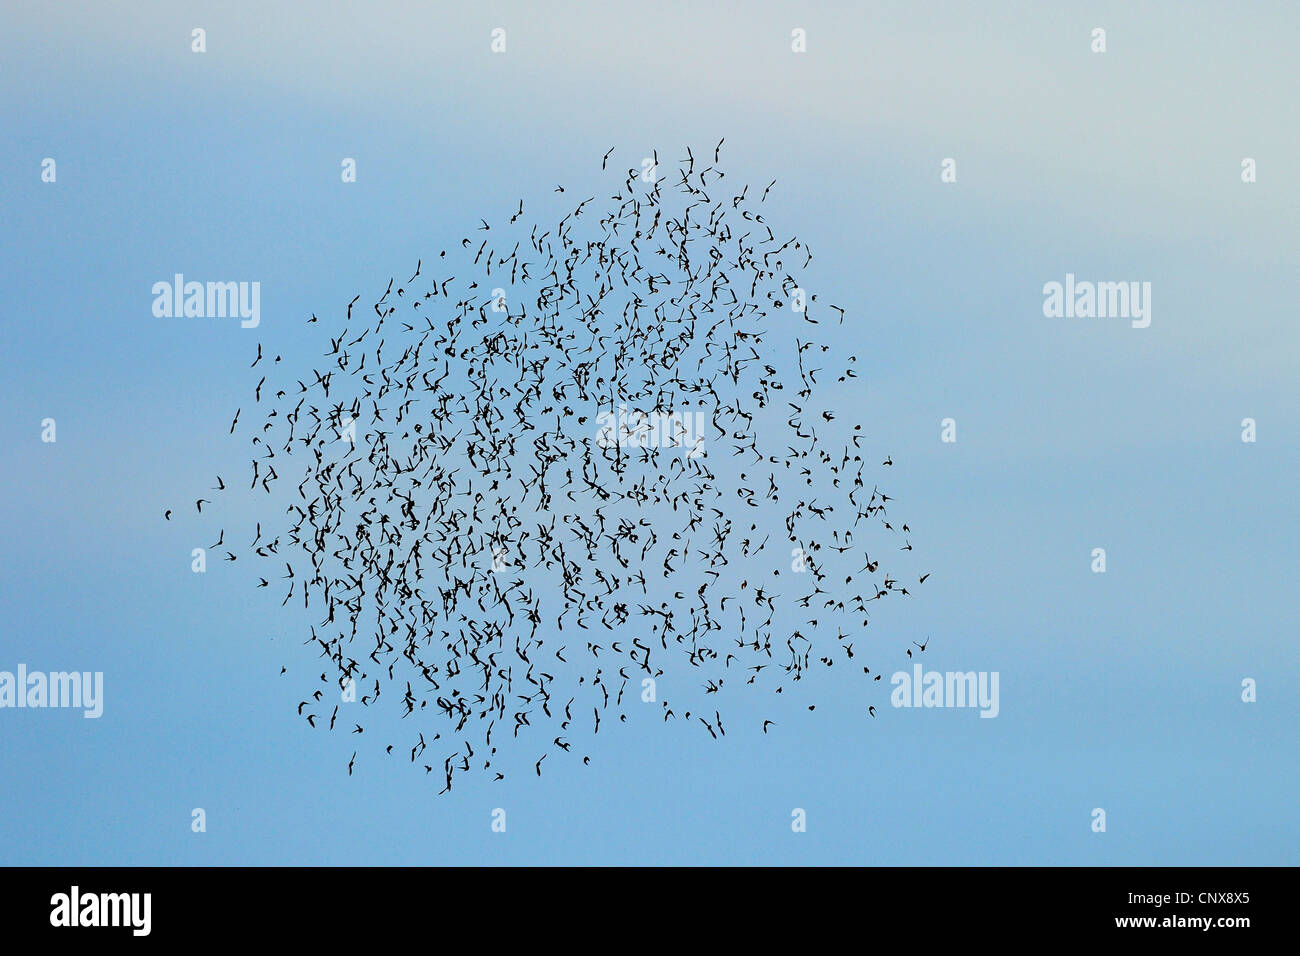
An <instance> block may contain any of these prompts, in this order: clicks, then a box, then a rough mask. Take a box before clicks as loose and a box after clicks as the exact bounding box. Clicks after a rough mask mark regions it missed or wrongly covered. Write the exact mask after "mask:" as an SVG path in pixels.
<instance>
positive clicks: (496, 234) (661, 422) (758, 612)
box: [166, 143, 928, 792]
mask: <svg viewBox="0 0 1300 956" xmlns="http://www.w3.org/2000/svg"><path fill="white" fill-rule="evenodd" d="M721 146H722V144H721V143H719V144H718V148H717V149H715V150H713V151H712V153H711V155H712V162H707V161H705V160H704V159H697V158H696V157H695V155H694V154H693V153H691V152H690V151H689V150H688V151H687V156H686V158H684V159H682V160H680V161H678V162H676V163H675V164H671V165H669V166H667V167H665V170H668V169H670V170H671V172H666V171H661V170H660V167H659V163H658V157H657V155H656V156H655V157H654V158H653V165H652V166H650V167H649V174H647V167H645V166H641V167H639V168H632V169H628V170H625V171H623V172H619V173H616V174H615V175H616V177H617V178H616V182H617V185H616V191H615V192H613V193H612V195H610V196H609V197H608V199H607V200H604V201H602V202H598V201H597V198H596V197H595V196H592V197H591V198H587V199H583V200H582V201H581V202H578V203H577V204H576V205H573V204H572V203H571V202H566V200H565V199H559V200H558V202H560V203H564V204H565V208H564V210H563V211H564V212H565V213H566V214H565V215H564V216H563V218H561V219H559V221H558V223H554V224H547V225H542V224H537V223H532V222H524V204H523V202H522V201H520V202H519V204H518V208H517V209H516V208H514V207H511V209H510V213H509V219H508V221H501V222H492V223H489V222H488V221H487V220H486V219H483V220H480V222H479V225H478V226H476V227H475V228H474V229H473V230H471V235H470V236H467V237H465V238H464V239H463V240H462V241H461V243H460V245H459V247H455V246H453V248H452V252H451V254H450V255H449V254H448V252H447V251H445V250H444V251H442V252H440V253H439V254H438V256H437V258H435V259H432V260H431V262H429V263H425V262H424V261H423V260H422V259H421V260H420V261H417V263H416V265H415V267H414V269H413V270H412V273H411V274H410V275H409V276H408V277H407V278H405V279H404V280H403V281H398V280H397V279H396V278H394V279H390V280H389V282H388V286H387V288H386V289H385V290H384V293H383V295H381V296H380V297H379V298H378V300H377V301H375V302H374V303H373V305H372V307H371V308H365V307H358V302H359V301H360V298H361V296H360V295H358V296H357V297H356V298H354V299H352V301H351V302H349V303H348V305H347V309H346V313H345V315H344V316H341V317H340V319H341V321H339V322H338V324H337V327H336V328H335V329H333V330H332V331H328V332H326V331H325V328H326V323H325V322H322V321H321V320H320V319H318V318H317V317H316V316H315V315H314V314H313V315H312V317H311V318H310V319H309V320H308V322H309V323H310V324H312V325H314V326H315V327H316V328H317V329H320V330H321V331H322V333H324V334H325V335H327V337H328V338H329V345H328V348H327V349H326V350H325V351H324V360H323V362H316V363H313V364H316V365H318V366H320V367H318V368H316V369H313V370H312V371H311V373H310V374H309V375H306V376H303V377H296V376H295V375H294V374H292V373H288V372H287V369H288V367H289V366H288V364H285V365H281V357H279V356H276V357H275V358H274V359H273V360H271V361H267V358H268V357H269V355H268V356H264V355H263V351H262V346H261V345H260V344H259V345H258V348H257V356H256V358H255V360H254V361H253V363H252V368H253V369H254V371H253V373H252V375H253V376H254V377H255V376H258V375H260V376H261V378H260V380H259V381H258V382H257V384H256V386H255V387H254V389H253V398H254V401H253V404H252V406H251V407H248V408H241V409H240V410H239V411H237V412H236V414H235V416H234V420H233V421H232V422H231V426H230V432H231V433H232V434H233V433H234V432H235V431H236V430H237V429H243V430H244V431H245V432H247V434H248V441H249V452H248V454H249V455H250V456H251V458H250V461H249V474H248V476H247V478H246V480H248V481H249V484H248V486H247V488H248V489H249V490H250V491H251V492H252V493H254V494H255V495H256V496H257V500H258V501H259V502H260V503H259V505H258V508H259V509H264V510H259V511H258V516H259V517H260V518H261V520H259V521H257V522H256V527H255V529H250V534H251V540H250V541H249V542H248V544H247V547H246V549H245V557H248V556H251V557H253V558H255V559H258V561H260V562H261V563H260V564H257V563H255V565H254V566H255V568H256V569H257V570H256V571H255V577H256V578H257V584H256V587H257V588H267V589H270V588H276V589H280V590H283V600H282V601H281V605H282V606H283V605H286V604H289V603H290V602H291V601H293V602H295V605H294V606H295V607H296V604H297V602H301V604H302V606H303V607H304V608H305V609H306V611H307V613H310V614H311V615H313V617H312V619H311V620H312V623H309V624H306V625H305V626H304V632H305V633H304V634H303V638H304V643H305V644H309V645H311V647H312V649H313V651H314V652H315V653H316V654H318V655H319V658H320V660H321V661H323V663H322V664H318V665H317V666H318V667H320V668H322V671H321V673H320V676H319V680H317V679H316V678H315V677H314V674H315V673H316V669H315V668H312V669H311V673H312V675H313V676H312V678H311V681H312V683H313V684H314V685H315V686H314V690H311V691H309V692H306V693H304V695H303V697H302V699H301V700H298V702H297V704H296V710H297V713H298V716H300V717H301V718H302V719H303V720H304V721H306V722H307V723H308V724H310V725H311V726H312V727H319V728H323V729H329V730H334V729H335V728H336V726H337V727H338V728H339V729H340V730H342V731H344V732H346V733H351V734H356V735H363V734H365V733H366V732H367V730H366V727H365V726H363V721H364V723H365V724H370V726H371V727H372V728H375V730H379V731H380V732H381V733H385V734H389V735H390V739H391V735H392V734H397V735H399V736H397V737H396V739H395V740H394V742H388V741H387V740H385V739H383V738H381V741H380V743H379V744H378V745H376V746H375V747H374V753H375V755H376V756H378V755H380V754H381V752H382V755H384V756H385V757H388V758H397V759H402V760H405V761H409V762H410V763H412V764H414V765H415V766H416V767H417V768H422V769H423V771H424V772H425V773H426V774H429V775H433V776H434V778H435V779H436V780H437V781H438V782H439V783H440V784H442V792H445V791H448V790H450V789H451V788H452V784H453V780H454V778H455V777H456V776H457V774H461V773H467V772H470V771H482V772H487V773H489V774H491V776H492V778H493V779H496V780H501V779H504V778H505V772H506V771H507V770H513V769H514V768H515V767H516V766H520V767H522V768H524V770H525V772H530V771H531V772H536V773H537V774H538V775H540V774H542V772H543V770H544V769H545V768H544V766H543V763H544V761H545V760H546V759H547V757H548V756H552V755H557V756H552V766H553V765H554V763H555V761H556V760H559V759H575V760H576V759H577V758H578V757H579V756H581V759H582V762H583V763H587V762H589V759H590V758H589V757H588V756H583V753H584V749H585V748H584V747H583V746H582V745H583V743H584V742H588V741H589V740H590V737H589V736H588V735H594V734H598V733H599V732H600V730H601V728H602V724H603V723H605V722H606V721H620V722H621V721H626V720H627V719H628V717H627V715H628V713H629V710H630V708H632V707H651V708H653V709H654V713H655V714H656V719H657V718H658V717H662V720H663V721H674V720H677V721H686V722H689V723H690V724H692V725H693V726H698V727H699V728H700V732H701V733H705V732H707V733H708V734H709V735H710V736H712V737H714V738H717V737H719V736H721V735H725V734H726V732H727V724H726V723H724V718H723V714H722V713H721V711H722V709H723V704H722V703H721V702H722V701H723V700H724V697H725V696H726V695H727V694H730V693H732V692H733V689H736V688H739V689H741V690H743V689H744V688H756V689H757V690H752V691H750V692H757V693H775V694H782V693H785V692H786V691H787V688H791V689H792V688H793V685H795V684H796V683H797V682H799V681H801V680H803V679H804V678H805V677H807V676H808V675H809V673H810V671H811V670H812V669H813V668H815V667H827V668H829V667H832V666H834V665H835V664H836V662H837V661H838V662H840V663H841V664H843V665H847V666H848V667H850V668H852V669H853V670H854V671H855V672H856V668H857V667H859V666H861V668H862V677H863V678H864V679H865V680H868V681H879V680H880V679H881V674H880V673H873V672H872V671H871V669H870V667H869V666H867V665H866V664H865V663H864V659H866V658H867V657H868V655H867V653H866V651H867V645H868V643H869V642H868V640H867V636H866V632H865V628H866V626H867V625H868V623H869V611H870V608H871V606H872V603H873V602H875V601H880V600H883V599H885V598H887V597H895V596H903V595H907V594H908V593H909V588H908V586H906V585H905V584H904V583H903V582H902V581H901V580H900V579H899V578H897V577H895V576H894V575H893V574H891V573H890V572H889V571H888V570H884V569H883V568H882V556H883V555H882V556H876V555H875V554H874V552H876V551H877V550H880V549H887V553H889V554H891V555H893V556H894V558H896V559H898V560H905V559H903V558H902V556H901V555H900V554H899V552H910V551H911V543H910V541H908V540H907V535H908V533H909V532H910V528H909V527H908V525H906V524H904V523H902V522H900V521H898V520H897V519H896V518H893V517H892V516H891V515H890V514H889V511H888V507H889V505H890V503H891V502H892V501H893V499H892V498H891V497H890V496H889V495H887V494H885V493H884V492H883V491H882V490H881V489H880V488H879V487H878V485H877V484H876V482H875V481H873V480H871V479H870V478H869V477H868V475H869V473H874V472H875V471H876V469H878V468H883V467H888V466H890V465H892V463H893V460H892V458H890V457H887V456H885V457H883V458H882V457H881V456H878V455H870V456H869V457H870V461H868V460H866V459H867V457H868V451H867V449H866V447H865V445H866V436H865V435H864V434H863V432H862V424H861V422H860V421H857V422H855V421H854V420H853V419H854V417H855V413H858V412H860V408H859V407H857V402H858V401H860V400H859V399H857V398H856V397H855V394H854V390H855V384H854V380H855V379H857V377H858V376H857V371H856V369H855V366H856V362H857V359H856V357H855V356H852V355H843V354H841V352H840V351H839V350H838V349H836V348H834V347H833V346H832V345H826V344H817V343H814V342H813V341H812V339H811V336H812V335H813V334H814V333H816V332H818V331H829V330H830V329H831V328H834V327H835V326H836V325H838V324H842V323H843V320H844V315H845V312H844V310H842V309H840V308H839V307H837V306H828V307H827V308H825V309H823V308H822V307H821V305H820V304H819V303H818V298H817V296H816V295H815V294H808V293H805V292H804V290H803V289H802V288H801V287H800V283H799V282H798V280H796V279H795V278H794V275H793V273H794V271H795V270H798V269H803V268H806V267H807V265H808V264H809V263H810V262H811V261H812V252H811V251H810V250H809V249H808V247H807V246H806V244H805V243H804V242H802V241H801V240H799V239H798V238H794V237H792V238H784V237H781V236H778V235H777V234H775V233H774V232H773V230H772V229H771V228H770V227H769V226H768V224H767V222H766V220H765V218H764V216H763V215H762V214H761V211H760V210H761V208H762V205H763V203H764V202H765V201H766V199H767V197H768V193H769V192H770V190H771V189H772V187H773V185H774V183H772V184H769V185H768V186H767V188H766V189H764V190H762V191H761V194H760V195H759V196H758V197H757V201H756V202H754V201H753V200H750V199H749V188H748V187H747V186H746V187H744V188H741V189H739V190H737V189H728V188H727V185H726V182H725V175H724V173H723V171H722V169H721V168H719V161H720V155H721V153H720V150H721ZM612 152H613V151H612V150H611V153H607V154H606V155H605V157H604V158H603V159H602V161H601V168H602V171H605V170H606V169H607V166H608V164H609V160H610V157H611V154H612ZM563 192H564V189H563V187H562V186H557V187H556V188H555V193H557V194H562V193H563ZM755 192H758V190H755ZM550 201H551V202H556V201H557V200H555V199H554V198H552V200H550ZM401 274H402V275H406V271H405V270H403V272H402V273H401ZM799 306H802V308H799ZM835 320H838V321H835ZM267 366H270V368H268V367H267ZM276 377H279V378H283V379H284V380H283V381H269V380H270V379H273V378H276ZM819 379H821V381H819ZM828 380H829V381H828ZM832 383H833V384H832ZM828 391H830V392H838V393H839V395H840V397H841V399H847V400H848V401H851V402H853V403H854V405H853V406H852V407H851V408H850V410H849V411H841V410H840V409H838V408H836V407H832V405H831V404H830V402H831V398H832V397H833V396H830V397H828V396H827V395H826V394H825V393H826V392H828ZM250 411H251V412H253V414H247V412H250ZM241 416H243V417H242V419H241ZM241 421H242V422H243V424H242V425H241ZM665 423H667V424H665ZM692 423H699V426H700V427H693V426H692ZM236 490H238V491H239V492H240V493H242V492H243V490H244V485H243V484H242V483H240V482H236V481H232V482H230V483H229V484H227V482H226V481H225V480H224V479H222V478H218V479H217V481H216V485H215V486H214V487H213V489H212V490H211V491H209V492H205V494H206V495H210V496H211V498H212V499H218V500H219V496H224V495H227V494H232V493H235V492H236ZM212 504H213V501H212V500H211V499H210V498H208V497H201V498H199V499H198V500H197V501H196V502H195V507H196V509H197V511H198V513H199V514H201V515H203V517H204V519H205V520H214V521H215V520H218V519H219V516H220V511H219V509H217V508H216V507H209V508H208V510H207V511H204V505H212ZM171 513H172V512H171V511H170V510H168V511H167V513H166V517H167V518H168V519H169V520H170V517H171ZM272 514H275V515H278V517H276V518H272V517H270V516H271V515H272ZM870 533H874V534H876V535H877V536H878V541H879V540H886V541H888V544H880V543H876V544H874V545H873V546H872V547H871V549H870V550H868V547H867V544H868V540H867V539H868V535H869V534H870ZM885 533H888V534H891V535H893V537H885ZM213 547H216V548H221V549H224V548H226V547H228V545H227V544H226V535H225V529H224V527H223V528H222V529H221V531H220V535H219V537H218V538H217V543H216V545H214V546H213ZM230 547H233V545H230ZM224 559H225V560H227V561H230V562H234V561H236V560H238V559H239V556H238V555H236V554H235V552H234V551H231V550H227V551H225V553H224ZM908 559H910V554H909V555H908ZM891 560H893V559H891ZM241 567H242V565H241ZM926 577H928V575H919V576H914V577H909V580H915V581H917V582H918V583H921V582H924V581H925V579H926ZM250 583H252V582H251V581H250ZM275 593H276V594H277V596H279V590H277V591H276V592H275ZM855 643H857V644H858V645H859V650H858V651H857V652H856V653H855V650H854V644H855ZM917 646H919V647H921V648H922V650H924V646H923V645H917ZM876 650H879V649H876ZM908 654H909V655H910V654H911V651H910V649H909V650H908ZM286 673H287V667H283V668H281V675H284V674H286ZM724 688H725V690H724ZM297 696H298V695H295V698H296V697H297ZM670 697H671V700H670ZM381 698H382V700H383V701H384V703H383V704H381V703H380V701H381ZM814 706H815V705H808V707H809V709H812V708H813V707H814ZM382 707H387V708H390V710H389V711H388V712H387V714H386V716H385V717H384V718H380V717H379V716H378V715H377V714H376V712H375V711H376V710H377V709H379V708H382ZM358 708H359V709H358ZM357 714H368V715H369V716H367V717H357V716H356V715H357ZM874 714H875V710H874V708H870V709H869V710H864V714H863V716H864V718H865V717H868V716H874ZM372 718H373V720H372ZM376 723H377V724H378V727H376ZM772 724H773V721H772V720H770V719H765V720H764V721H763V723H762V726H761V730H762V732H763V733H767V732H768V730H769V728H770V727H771V726H772ZM375 730H372V731H371V738H373V736H374V735H375ZM362 739H363V740H365V739H370V738H365V737H362ZM381 748H382V750H381ZM499 749H500V752H498V751H499ZM361 752H362V750H361V748H358V750H357V751H356V752H354V753H353V755H352V759H351V760H350V761H349V763H348V773H349V774H351V773H353V770H354V767H355V765H356V760H357V754H358V753H361ZM367 752H369V751H367ZM561 754H563V755H565V756H563V757H560V756H558V755H561ZM363 759H364V758H363Z"/></svg>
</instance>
